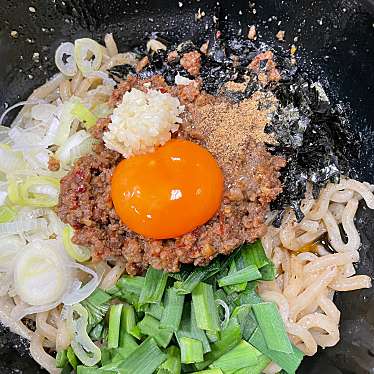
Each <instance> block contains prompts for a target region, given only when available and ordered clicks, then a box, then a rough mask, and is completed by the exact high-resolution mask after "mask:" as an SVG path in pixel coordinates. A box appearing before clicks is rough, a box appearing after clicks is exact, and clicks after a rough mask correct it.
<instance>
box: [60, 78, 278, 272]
mask: <svg viewBox="0 0 374 374" xmlns="http://www.w3.org/2000/svg"><path fill="white" fill-rule="evenodd" d="M132 87H136V88H138V89H143V90H146V89H147V88H149V87H153V88H154V87H158V88H159V89H162V90H164V92H170V93H172V94H173V95H175V96H178V97H179V98H180V99H181V97H183V96H186V97H185V100H186V101H187V102H188V104H187V105H186V106H187V108H190V109H191V110H188V111H187V113H186V115H185V118H184V119H183V120H184V122H183V123H182V124H181V129H180V131H179V132H178V134H177V136H178V137H179V138H184V139H188V140H192V141H195V142H197V143H199V144H201V145H203V146H205V147H207V149H208V150H210V151H211V152H212V153H213V154H214V153H215V152H214V149H210V148H209V147H210V143H209V142H208V141H206V139H205V138H206V136H205V131H206V130H209V129H208V128H207V127H206V121H203V120H201V118H202V117H201V112H199V111H196V110H195V111H194V110H192V108H193V107H194V106H195V108H196V107H199V105H201V107H202V109H203V108H204V107H206V106H207V105H210V106H211V108H214V106H215V105H217V104H219V103H222V99H219V98H213V97H212V96H210V95H206V94H204V93H201V92H200V88H199V85H196V84H194V85H192V86H191V87H190V88H188V86H186V87H169V86H168V85H166V84H165V82H164V80H163V79H162V78H161V77H153V78H152V79H150V80H149V81H140V80H138V79H135V78H130V79H129V80H128V81H126V82H123V83H121V84H120V85H119V87H118V89H117V90H115V92H114V93H113V96H112V99H111V100H112V104H114V105H115V103H116V102H119V101H120V100H121V99H122V96H123V94H124V92H126V91H128V90H129V89H131V88H132ZM192 88H193V90H192ZM191 90H192V91H191ZM181 100H182V99H181ZM215 100H216V101H217V102H216V103H215ZM192 103H193V104H192ZM198 103H200V104H198ZM220 108H221V107H220ZM251 108H252V107H251ZM251 110H253V111H254V110H255V108H253V109H251ZM254 113H255V114H256V112H254ZM257 114H258V113H257ZM195 116H199V118H198V117H195ZM220 118H221V117H220ZM258 118H259V120H260V119H261V121H263V120H264V118H265V117H261V116H259V117H258ZM108 123H109V120H108V119H102V120H99V121H98V123H97V125H96V127H95V128H94V129H93V130H92V131H93V134H94V136H95V137H96V138H98V139H100V138H101V137H102V133H103V131H105V130H106V128H107V125H108ZM253 125H254V124H253ZM200 126H201V127H200ZM252 128H253V129H254V126H252ZM225 141H226V140H225ZM243 141H244V143H243V142H242V143H241V147H240V148H239V149H238V153H237V155H235V157H233V155H232V154H227V157H221V158H219V163H220V165H221V168H222V171H223V173H224V177H225V193H224V198H223V200H222V203H221V207H220V209H219V211H218V212H217V213H216V214H215V216H214V217H213V218H212V219H210V220H209V221H208V222H207V223H206V224H204V225H202V226H200V227H198V228H197V229H195V230H194V231H192V232H190V233H187V234H185V235H183V236H181V237H178V238H174V239H168V240H153V239H149V238H145V237H143V236H141V235H138V234H136V233H134V232H132V231H130V230H129V229H128V228H127V227H126V226H125V225H123V224H122V223H121V222H120V219H119V217H118V216H117V214H116V212H115V210H114V207H113V203H112V199H111V192H110V189H111V176H112V174H113V171H114V168H115V167H116V165H117V164H118V163H119V162H120V160H121V155H120V154H119V153H117V152H114V151H110V150H108V149H106V148H105V147H104V145H103V143H102V142H100V144H98V145H97V146H96V147H95V149H94V153H92V154H89V155H86V156H84V157H82V158H80V159H79V160H78V161H77V162H76V163H75V165H74V167H73V169H72V170H71V171H70V172H69V174H68V175H66V176H65V177H64V178H63V179H62V182H61V193H60V201H59V205H58V215H59V217H60V218H61V219H62V220H63V221H64V222H66V223H69V224H70V225H72V226H73V227H74V229H75V234H74V237H73V241H74V242H75V243H76V244H79V245H83V246H88V247H90V248H91V249H92V252H93V256H94V258H97V259H100V258H113V257H114V258H115V257H117V258H119V257H123V258H124V259H125V261H126V271H127V272H128V273H129V274H140V273H143V272H144V271H145V269H147V267H148V266H153V267H154V268H158V269H164V270H166V271H170V272H176V271H178V270H179V268H180V265H181V264H183V263H184V264H189V263H193V264H194V265H198V266H204V265H207V264H208V263H209V262H210V261H211V260H212V259H213V258H214V257H215V256H217V255H218V254H229V253H230V252H232V251H233V250H234V249H235V248H237V247H238V246H239V245H241V244H242V243H244V242H252V241H254V240H256V239H257V238H259V237H260V236H262V235H263V234H264V233H265V231H266V225H265V214H266V212H267V211H268V208H269V204H270V202H272V201H273V200H274V199H275V198H276V197H277V195H278V194H279V193H280V192H281V191H282V186H281V183H280V181H279V170H280V169H281V168H282V167H284V165H285V161H284V159H283V158H281V157H275V156H272V155H270V153H268V152H267V151H266V149H265V146H264V145H263V143H261V142H256V141H255V140H254V139H252V138H251V137H246V138H243Z"/></svg>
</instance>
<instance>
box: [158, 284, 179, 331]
mask: <svg viewBox="0 0 374 374" xmlns="http://www.w3.org/2000/svg"><path fill="white" fill-rule="evenodd" d="M183 304H184V295H178V293H177V290H176V289H175V288H174V287H172V288H169V289H167V290H166V297H165V309H164V313H163V314H162V318H161V321H160V327H161V328H166V329H169V330H172V331H177V330H178V327H179V324H180V322H181V318H182V312H183Z"/></svg>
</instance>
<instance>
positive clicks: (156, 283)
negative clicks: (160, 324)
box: [139, 267, 168, 304]
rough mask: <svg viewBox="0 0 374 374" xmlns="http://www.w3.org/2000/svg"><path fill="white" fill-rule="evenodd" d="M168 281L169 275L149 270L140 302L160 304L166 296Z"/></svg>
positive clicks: (152, 269)
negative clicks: (163, 296)
mask: <svg viewBox="0 0 374 374" xmlns="http://www.w3.org/2000/svg"><path fill="white" fill-rule="evenodd" d="M167 280H168V273H166V272H164V271H161V270H157V269H154V268H152V267H150V268H148V270H147V273H146V275H145V281H144V287H143V289H142V292H141V294H140V298H139V302H140V303H141V304H150V303H159V302H160V301H161V299H162V295H163V294H164V290H165V287H166V282H167Z"/></svg>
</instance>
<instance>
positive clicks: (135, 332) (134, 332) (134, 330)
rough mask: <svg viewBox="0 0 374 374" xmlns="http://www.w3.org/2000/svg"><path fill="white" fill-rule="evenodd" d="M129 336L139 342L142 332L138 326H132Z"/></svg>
mask: <svg viewBox="0 0 374 374" xmlns="http://www.w3.org/2000/svg"><path fill="white" fill-rule="evenodd" d="M129 334H130V335H131V336H133V337H134V338H136V339H138V340H141V339H142V337H143V336H142V332H141V331H140V328H139V326H138V325H136V326H134V327H133V328H132V329H131V330H130V331H129Z"/></svg>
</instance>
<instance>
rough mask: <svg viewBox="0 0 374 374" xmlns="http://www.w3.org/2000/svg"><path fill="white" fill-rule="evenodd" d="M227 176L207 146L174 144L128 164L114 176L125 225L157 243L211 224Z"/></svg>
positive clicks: (115, 197)
mask: <svg viewBox="0 0 374 374" xmlns="http://www.w3.org/2000/svg"><path fill="white" fill-rule="evenodd" d="M222 195H223V175H222V172H221V169H220V168H219V166H218V164H217V162H216V160H215V159H214V158H213V156H212V155H211V154H210V153H209V152H208V151H207V150H206V149H205V148H203V147H201V146H199V145H198V144H195V143H192V142H190V141H187V140H170V141H169V142H167V143H166V144H165V145H164V146H161V147H159V148H157V149H156V150H155V151H154V152H152V153H148V154H145V155H139V156H133V157H130V158H129V159H126V160H122V161H121V162H120V163H119V164H118V166H117V167H116V169H115V171H114V174H113V177H112V199H113V204H114V207H115V210H116V212H117V214H118V216H119V217H120V218H121V221H122V222H123V223H124V224H125V225H126V226H127V227H128V228H129V229H131V230H132V231H134V232H136V233H138V234H141V235H143V236H146V237H149V238H154V239H168V238H175V237H178V236H181V235H183V234H186V233H188V232H190V231H192V230H193V229H195V228H196V227H198V226H200V225H202V224H204V223H205V222H207V221H208V220H209V219H210V218H211V217H212V216H213V215H214V214H215V213H216V212H217V210H218V208H219V207H220V204H221V200H222Z"/></svg>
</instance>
